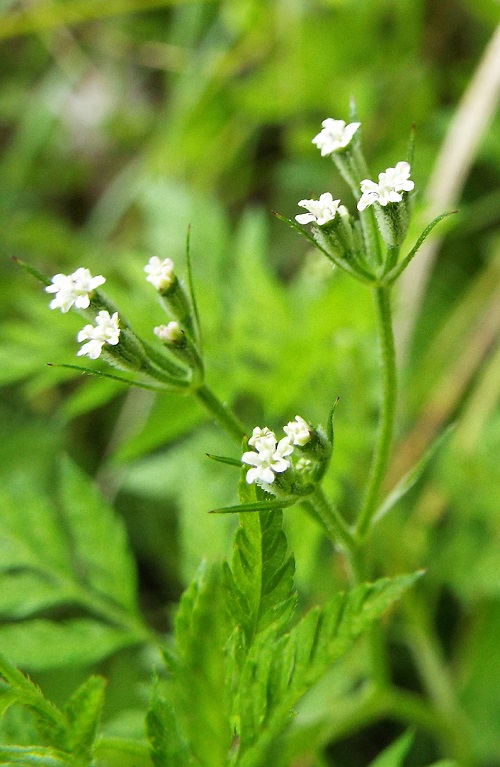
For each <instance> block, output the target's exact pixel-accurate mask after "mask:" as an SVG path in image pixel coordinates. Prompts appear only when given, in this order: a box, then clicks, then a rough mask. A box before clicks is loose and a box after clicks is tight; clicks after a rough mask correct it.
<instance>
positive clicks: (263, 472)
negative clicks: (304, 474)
mask: <svg viewBox="0 0 500 767" xmlns="http://www.w3.org/2000/svg"><path fill="white" fill-rule="evenodd" d="M250 439H253V440H254V444H255V449H256V451H257V452H255V451H253V450H249V451H248V452H246V453H243V455H242V457H241V461H242V463H246V464H248V465H249V466H252V467H253V468H252V469H249V470H248V471H247V475H246V480H247V482H248V484H249V485H250V484H252V482H263V483H264V484H266V485H272V483H273V482H274V475H275V474H280V473H281V472H283V471H286V470H287V469H288V468H289V466H290V461H289V460H288V458H287V456H289V455H290V453H292V452H293V445H291V444H290V439H289V437H283V439H280V441H279V442H278V444H276V437H275V435H274V433H273V432H272V431H270V430H269V429H267V427H265V428H264V429H259V428H258V427H257V428H256V429H254V431H253V435H252V437H251V438H250ZM249 442H250V440H249Z"/></svg>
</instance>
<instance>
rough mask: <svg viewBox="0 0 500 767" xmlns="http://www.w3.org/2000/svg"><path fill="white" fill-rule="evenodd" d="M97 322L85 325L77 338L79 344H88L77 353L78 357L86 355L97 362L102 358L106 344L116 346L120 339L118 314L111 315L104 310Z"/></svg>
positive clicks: (98, 316)
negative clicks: (83, 342)
mask: <svg viewBox="0 0 500 767" xmlns="http://www.w3.org/2000/svg"><path fill="white" fill-rule="evenodd" d="M95 321H96V324H95V325H90V324H89V325H85V327H84V328H82V330H80V332H79V333H78V335H77V337H76V339H77V341H78V343H81V342H82V341H86V342H87V343H85V344H83V346H82V348H81V349H80V350H79V351H78V352H77V356H78V357H81V356H82V355H84V354H86V355H87V357H90V359H92V360H96V359H97V358H98V357H99V356H100V354H101V351H102V347H103V346H104V344H110V345H111V346H116V344H117V343H118V341H119V339H120V328H119V322H118V312H115V313H114V314H113V315H110V313H109V312H107V311H104V310H103V311H101V312H99V314H98V315H97V317H96V318H95Z"/></svg>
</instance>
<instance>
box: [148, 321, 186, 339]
mask: <svg viewBox="0 0 500 767" xmlns="http://www.w3.org/2000/svg"><path fill="white" fill-rule="evenodd" d="M153 333H154V334H155V336H158V338H159V339H160V341H162V342H163V343H164V344H175V343H177V342H178V341H182V339H183V338H184V333H183V332H182V330H181V326H180V325H179V323H178V322H175V320H172V322H169V323H168V325H158V326H157V327H155V328H153Z"/></svg>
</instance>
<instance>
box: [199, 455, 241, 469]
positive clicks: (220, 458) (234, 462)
mask: <svg viewBox="0 0 500 767" xmlns="http://www.w3.org/2000/svg"><path fill="white" fill-rule="evenodd" d="M207 458H211V459H212V461H217V462H218V463H227V465H228V466H236V467H237V468H238V469H241V460H239V459H238V458H229V457H228V456H225V455H213V454H212V453H207Z"/></svg>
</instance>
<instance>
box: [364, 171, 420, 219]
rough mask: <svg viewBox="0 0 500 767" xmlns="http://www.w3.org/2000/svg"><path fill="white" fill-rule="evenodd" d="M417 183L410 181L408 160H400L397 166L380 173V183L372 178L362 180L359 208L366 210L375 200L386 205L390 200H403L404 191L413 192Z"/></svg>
mask: <svg viewBox="0 0 500 767" xmlns="http://www.w3.org/2000/svg"><path fill="white" fill-rule="evenodd" d="M414 186H415V184H414V183H413V181H410V165H409V163H407V162H398V164H397V165H396V167H395V168H387V170H385V171H384V173H379V175H378V184H376V183H375V181H370V179H364V180H363V181H362V182H361V192H362V194H361V197H360V199H359V202H358V210H364V209H365V208H367V207H368V206H369V205H373V203H374V202H378V203H379V205H383V206H384V207H385V206H386V205H388V204H389V203H390V202H401V200H402V199H403V196H402V194H401V193H402V192H411V190H412V189H413V188H414Z"/></svg>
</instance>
